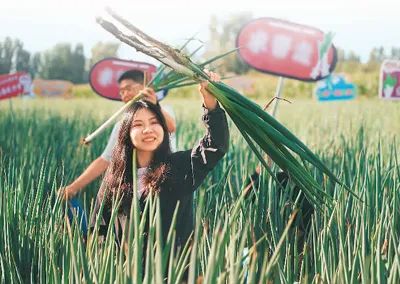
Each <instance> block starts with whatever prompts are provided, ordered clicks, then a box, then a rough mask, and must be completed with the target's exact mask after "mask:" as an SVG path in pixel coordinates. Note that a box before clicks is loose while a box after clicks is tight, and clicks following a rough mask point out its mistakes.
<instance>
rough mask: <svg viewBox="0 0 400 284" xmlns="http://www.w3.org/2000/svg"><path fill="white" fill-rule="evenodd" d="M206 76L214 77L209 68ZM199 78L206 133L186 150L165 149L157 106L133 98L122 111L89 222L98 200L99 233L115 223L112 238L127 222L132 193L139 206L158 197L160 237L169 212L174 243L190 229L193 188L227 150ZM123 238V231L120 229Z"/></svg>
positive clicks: (222, 122)
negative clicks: (116, 207) (114, 215)
mask: <svg viewBox="0 0 400 284" xmlns="http://www.w3.org/2000/svg"><path fill="white" fill-rule="evenodd" d="M208 74H210V80H211V81H218V80H219V76H218V75H216V74H214V73H212V72H209V73H208ZM207 85H208V82H202V83H200V86H199V91H200V93H201V95H202V98H203V106H204V115H203V117H202V118H203V119H202V120H203V122H204V124H205V126H206V130H207V131H206V134H205V135H204V137H203V138H202V139H201V140H200V142H198V143H197V144H195V146H194V147H193V148H192V149H189V150H186V151H180V152H175V153H171V149H170V142H169V136H168V129H167V125H166V122H165V119H164V116H163V115H162V113H161V109H160V107H159V105H156V104H152V103H150V102H148V101H143V100H139V101H137V102H135V103H133V104H132V105H131V106H130V107H129V108H128V109H127V111H126V113H125V116H124V118H123V121H122V123H121V128H120V131H119V134H118V142H117V145H116V147H115V148H114V152H113V156H112V158H111V162H110V166H109V168H108V170H107V173H106V175H105V177H104V180H103V183H102V185H101V188H100V190H99V193H98V197H97V201H96V208H95V212H96V214H93V217H94V218H93V219H92V222H91V223H92V227H94V226H95V219H96V215H98V214H99V210H100V208H101V204H102V203H104V210H103V211H102V212H101V217H102V225H101V226H100V231H99V233H100V234H101V235H105V234H106V233H107V231H108V227H109V226H110V225H112V224H113V225H114V226H115V233H116V239H117V241H118V242H119V243H120V244H121V245H122V244H124V245H125V244H126V242H125V240H124V239H122V235H123V232H124V231H126V229H127V226H128V225H129V223H130V222H129V216H130V210H131V206H132V202H133V200H134V198H135V196H137V197H138V198H139V200H140V202H139V203H140V208H142V209H143V208H144V207H145V204H146V202H147V200H148V197H153V196H157V197H158V198H159V200H160V207H161V220H162V235H163V240H164V241H165V240H166V237H167V234H168V232H169V228H170V225H171V222H172V220H173V216H174V212H175V210H176V208H177V205H178V204H179V210H178V211H177V213H176V214H177V215H176V231H177V232H176V243H175V244H176V246H177V247H178V246H182V245H184V244H185V243H186V241H187V239H188V238H189V236H190V234H191V232H192V230H193V204H192V203H193V192H194V191H195V190H196V189H197V188H198V187H199V185H200V184H201V183H202V182H203V180H204V179H205V178H206V176H207V174H208V173H209V172H210V171H211V170H212V169H213V168H214V167H215V166H216V164H217V163H218V161H219V160H220V159H221V158H222V157H223V156H224V154H225V153H226V152H227V149H228V137H229V131H228V124H227V120H226V116H225V112H224V110H222V108H220V107H219V104H218V103H217V101H216V99H215V98H214V96H213V95H212V94H211V93H209V91H208V90H207V89H206V87H207ZM119 201H121V204H120V206H119V211H118V217H117V219H116V220H115V222H114V221H112V216H111V215H112V208H113V206H114V205H115V204H118V202H119ZM125 237H127V234H125Z"/></svg>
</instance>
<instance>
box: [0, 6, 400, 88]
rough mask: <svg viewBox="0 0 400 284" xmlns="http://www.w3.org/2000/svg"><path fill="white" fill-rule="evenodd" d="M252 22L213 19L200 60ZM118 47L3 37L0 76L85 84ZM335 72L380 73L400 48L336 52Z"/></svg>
mask: <svg viewBox="0 0 400 284" xmlns="http://www.w3.org/2000/svg"><path fill="white" fill-rule="evenodd" d="M252 18H253V16H252V14H251V13H248V12H245V13H237V14H233V15H231V16H230V17H229V18H228V19H224V20H221V19H218V18H217V17H216V16H212V17H211V19H210V23H209V36H210V38H209V39H208V41H207V43H206V44H205V52H204V54H203V56H202V57H204V58H211V57H213V56H216V55H220V54H223V53H225V52H228V51H230V50H233V49H234V48H235V41H236V36H237V34H238V32H239V30H240V28H241V27H242V26H243V25H244V24H245V23H247V22H249V21H250V20H251V19H252ZM118 49H119V43H114V42H98V43H97V44H96V45H95V46H93V47H92V49H91V57H90V58H86V57H85V54H84V47H83V45H82V44H79V43H78V44H77V45H75V46H72V45H71V44H70V43H59V44H57V45H55V46H54V47H53V48H51V49H49V50H46V51H44V52H36V53H30V52H29V51H28V50H26V49H25V48H24V45H23V42H22V41H20V40H19V39H12V38H10V37H6V38H5V39H4V40H3V41H0V74H7V73H10V72H15V71H27V72H29V73H30V74H31V76H32V78H37V77H39V78H42V79H61V80H69V81H72V82H73V83H86V82H88V72H89V70H90V68H91V66H93V64H94V63H96V62H97V61H99V60H101V59H103V58H105V57H116V56H117V53H118ZM337 52H338V64H337V67H336V71H337V72H349V73H351V72H355V71H362V72H379V67H380V65H381V63H382V61H383V60H384V59H386V58H393V59H400V47H392V48H391V49H385V48H383V47H376V48H373V49H372V50H371V52H370V54H369V58H368V61H367V62H364V63H363V62H362V61H361V58H360V56H359V55H358V54H357V53H355V52H354V51H345V50H343V49H341V48H337ZM216 64H217V65H216V66H213V68H214V69H216V70H217V71H218V72H220V73H222V74H224V73H227V72H230V73H235V74H245V73H247V72H248V71H249V70H250V68H249V66H247V65H246V64H245V63H244V62H243V61H242V60H241V59H240V58H239V57H238V55H237V53H232V54H231V55H229V56H227V57H224V58H222V59H220V60H218V62H217V63H216Z"/></svg>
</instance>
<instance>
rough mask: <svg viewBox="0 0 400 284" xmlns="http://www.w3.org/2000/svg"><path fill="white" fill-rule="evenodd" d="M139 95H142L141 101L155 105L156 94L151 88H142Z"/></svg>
mask: <svg viewBox="0 0 400 284" xmlns="http://www.w3.org/2000/svg"><path fill="white" fill-rule="evenodd" d="M139 95H143V96H144V97H143V99H144V100H146V101H148V102H150V103H152V104H157V96H156V92H154V90H153V89H152V88H144V89H143V90H141V91H140V92H139Z"/></svg>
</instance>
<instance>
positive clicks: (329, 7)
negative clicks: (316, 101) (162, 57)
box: [0, 0, 400, 61]
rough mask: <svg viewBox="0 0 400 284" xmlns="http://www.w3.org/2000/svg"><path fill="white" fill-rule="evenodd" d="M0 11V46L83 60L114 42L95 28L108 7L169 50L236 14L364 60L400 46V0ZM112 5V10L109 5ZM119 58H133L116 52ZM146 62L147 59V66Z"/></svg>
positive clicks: (28, 1)
mask: <svg viewBox="0 0 400 284" xmlns="http://www.w3.org/2000/svg"><path fill="white" fill-rule="evenodd" d="M2 2H3V3H2V4H1V6H0V40H3V39H4V38H5V37H6V36H11V37H12V38H19V39H20V40H22V41H23V42H24V44H25V48H26V49H27V50H29V51H31V52H36V51H44V50H46V49H49V48H51V47H53V46H54V45H55V44H56V43H60V42H69V43H72V44H76V43H78V42H81V43H83V45H84V47H85V53H86V55H87V56H90V49H91V47H92V46H93V45H94V44H95V43H96V42H98V41H110V40H111V41H113V40H114V38H113V36H112V35H111V34H109V33H107V32H106V31H104V30H103V29H102V28H101V27H100V26H99V25H98V24H97V23H96V21H95V18H96V16H99V15H104V7H105V6H110V7H111V8H113V9H114V10H115V11H116V12H117V13H119V14H121V15H122V16H124V17H126V18H127V19H128V20H129V21H130V22H132V23H133V24H134V25H136V26H137V27H139V28H140V29H142V30H143V31H144V32H146V33H148V34H149V35H151V36H153V37H155V38H157V39H159V40H161V41H164V42H166V43H169V44H173V45H180V44H181V43H183V42H184V40H185V39H186V38H188V37H190V36H192V35H193V34H194V33H196V32H198V37H199V38H200V39H201V40H203V41H206V40H207V39H208V26H209V22H210V17H211V15H213V14H214V15H216V16H217V18H218V19H221V20H223V19H226V18H227V17H229V15H232V14H234V13H238V12H246V11H248V12H252V14H253V16H254V18H258V17H275V18H281V19H285V20H289V21H292V22H295V23H299V24H305V25H310V26H313V27H316V28H319V29H321V30H322V31H324V32H328V31H332V32H334V33H335V38H334V44H335V45H336V46H338V47H341V48H344V49H345V50H347V51H349V50H353V51H355V52H356V53H357V54H359V55H361V56H362V59H363V60H366V59H367V58H368V54H369V51H370V50H371V49H372V48H373V47H377V46H381V45H382V46H384V47H386V48H390V47H392V46H396V47H400V18H399V12H398V11H399V10H400V9H399V8H400V1H399V0H364V1H361V0H331V1H326V0H303V1H301V0H292V1H290V0H278V1H276V0H274V1H271V0H269V1H268V0H260V1H256V0H244V1H240V0H230V1H227V0H212V1H211V0H202V1H189V0H186V1H183V0H159V1H156V0H145V1H138V0H130V1H126V0H113V1H109V0H97V1H88V0H64V1H60V0H58V1H57V0H36V1H35V0H23V1H22V0H14V1H11V0H8V1H2ZM109 3H112V4H109ZM120 56H121V57H123V58H127V59H136V60H138V59H140V60H143V58H144V57H143V56H139V55H138V54H137V53H136V52H135V51H134V50H133V49H132V48H130V47H127V46H126V45H123V46H122V48H121V49H120ZM150 61H151V60H150Z"/></svg>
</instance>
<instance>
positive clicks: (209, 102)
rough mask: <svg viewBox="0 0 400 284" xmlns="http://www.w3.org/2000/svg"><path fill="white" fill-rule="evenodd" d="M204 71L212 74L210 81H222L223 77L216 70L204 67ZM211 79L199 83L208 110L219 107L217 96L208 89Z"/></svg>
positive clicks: (209, 74)
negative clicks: (212, 70)
mask: <svg viewBox="0 0 400 284" xmlns="http://www.w3.org/2000/svg"><path fill="white" fill-rule="evenodd" d="M204 72H205V73H206V74H207V75H208V76H210V81H212V82H218V81H221V77H220V76H219V75H218V74H217V73H214V72H211V71H208V70H206V69H204ZM208 83H209V81H203V82H201V83H200V84H199V91H200V93H201V95H202V96H203V104H204V106H205V107H206V108H207V109H208V110H213V109H215V108H216V107H217V100H216V99H215V97H214V96H213V95H212V94H211V93H210V92H209V91H208V90H207V86H208Z"/></svg>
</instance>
